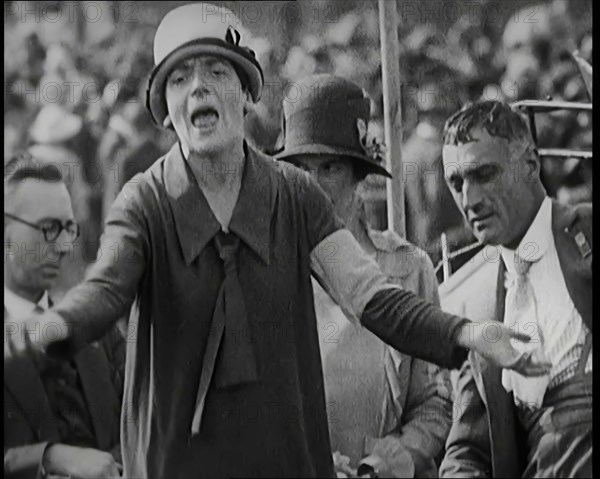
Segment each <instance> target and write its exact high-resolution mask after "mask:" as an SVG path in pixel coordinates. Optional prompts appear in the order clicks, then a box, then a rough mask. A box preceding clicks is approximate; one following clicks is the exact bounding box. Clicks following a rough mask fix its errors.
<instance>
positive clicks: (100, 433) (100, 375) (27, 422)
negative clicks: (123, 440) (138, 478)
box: [4, 309, 125, 479]
mask: <svg viewBox="0 0 600 479" xmlns="http://www.w3.org/2000/svg"><path fill="white" fill-rule="evenodd" d="M4 316H5V320H6V309H5V310H4ZM74 361H75V365H76V367H77V372H78V374H79V378H80V381H81V384H82V387H83V396H84V399H85V402H86V404H87V406H88V411H89V412H90V416H91V419H92V425H93V431H94V435H95V438H96V441H97V445H98V449H101V450H104V451H110V452H111V453H113V455H114V456H115V458H116V459H117V460H120V455H121V452H120V445H119V444H120V443H119V427H120V426H119V425H120V414H121V401H122V399H123V372H124V366H125V340H124V338H123V336H122V334H121V333H120V332H119V331H118V330H117V329H116V328H115V329H114V330H113V331H111V333H110V334H107V335H106V336H105V337H104V338H103V339H102V340H100V341H98V342H96V343H93V344H91V345H89V346H87V347H85V348H84V349H82V350H81V351H80V352H79V353H78V354H77V355H76V356H75V357H74ZM52 442H60V437H59V433H58V425H57V420H56V418H55V416H54V414H53V412H52V410H51V408H50V403H49V401H48V397H47V395H46V391H45V389H44V386H43V383H42V380H41V379H40V375H39V373H38V370H37V369H36V366H35V364H34V362H33V360H32V359H31V358H30V357H29V356H25V357H14V358H5V359H4V476H5V477H7V478H11V479H35V478H36V477H38V474H39V472H40V470H41V467H40V466H41V461H42V456H43V453H44V450H45V448H46V446H47V444H48V443H52Z"/></svg>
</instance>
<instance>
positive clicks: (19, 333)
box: [4, 311, 69, 360]
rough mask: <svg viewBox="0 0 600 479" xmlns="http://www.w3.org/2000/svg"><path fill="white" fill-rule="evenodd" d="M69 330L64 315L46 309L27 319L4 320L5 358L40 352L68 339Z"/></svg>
mask: <svg viewBox="0 0 600 479" xmlns="http://www.w3.org/2000/svg"><path fill="white" fill-rule="evenodd" d="M68 334H69V331H68V327H67V323H66V322H65V320H64V319H63V318H62V316H60V315H58V314H56V313H54V312H52V311H46V312H44V313H42V314H37V313H32V315H31V316H29V317H28V318H25V319H12V318H10V319H7V320H6V321H4V359H5V360H6V359H8V358H10V357H15V356H21V355H24V354H40V353H43V352H44V351H45V349H46V347H47V346H48V345H49V344H51V343H53V342H55V341H60V340H63V339H66V338H67V337H68Z"/></svg>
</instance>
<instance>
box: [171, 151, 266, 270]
mask: <svg viewBox="0 0 600 479" xmlns="http://www.w3.org/2000/svg"><path fill="white" fill-rule="evenodd" d="M244 152H245V155H246V161H245V164H244V172H243V177H242V185H241V189H240V194H239V197H238V200H237V203H236V205H235V207H234V210H233V215H232V217H231V221H230V224H229V230H230V231H232V232H233V233H235V234H236V235H238V236H239V237H240V239H241V240H242V241H243V242H244V243H246V245H247V246H248V247H249V248H250V249H251V250H252V251H254V252H255V253H256V254H257V255H258V256H259V257H260V258H261V259H262V261H263V262H264V263H266V264H269V249H270V248H269V239H270V225H271V216H272V213H273V206H274V202H275V196H276V185H277V182H276V181H275V177H274V174H275V173H276V171H277V170H276V167H275V164H274V160H273V159H272V158H269V157H267V156H265V155H262V154H261V153H259V152H258V151H256V150H254V149H253V148H252V147H250V146H249V145H248V144H247V143H246V142H244ZM165 187H166V190H167V194H168V196H169V201H170V204H171V210H172V212H173V217H174V219H175V228H176V231H177V236H178V238H179V244H180V246H181V249H182V251H183V256H184V259H185V262H186V264H187V265H189V264H190V263H191V262H192V261H194V259H195V258H196V257H197V256H198V255H199V254H200V253H201V252H202V250H203V249H204V247H205V246H206V245H207V243H208V242H209V241H210V240H211V239H212V237H213V236H214V235H215V234H217V232H219V230H220V229H221V225H220V224H219V222H218V221H217V219H216V217H215V215H214V214H213V212H212V210H211V208H210V206H209V204H208V201H207V200H206V197H205V196H204V194H203V193H202V190H201V189H200V188H199V187H198V184H197V182H196V179H195V177H194V174H193V172H192V170H191V168H190V166H189V164H188V162H187V160H186V159H185V158H184V157H183V154H182V152H181V148H180V146H179V144H178V143H177V144H175V145H174V146H173V148H171V150H170V151H169V153H167V156H166V160H165Z"/></svg>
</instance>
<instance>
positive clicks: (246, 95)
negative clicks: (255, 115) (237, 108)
mask: <svg viewBox="0 0 600 479" xmlns="http://www.w3.org/2000/svg"><path fill="white" fill-rule="evenodd" d="M242 101H243V102H244V117H245V116H246V115H247V114H248V113H250V104H252V95H250V90H248V89H247V88H244V90H242Z"/></svg>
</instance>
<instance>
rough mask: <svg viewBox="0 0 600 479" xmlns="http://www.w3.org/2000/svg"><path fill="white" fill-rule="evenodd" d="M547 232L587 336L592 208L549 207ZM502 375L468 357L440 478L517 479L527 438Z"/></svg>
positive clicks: (499, 293) (500, 304) (501, 294)
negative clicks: (549, 221)
mask: <svg viewBox="0 0 600 479" xmlns="http://www.w3.org/2000/svg"><path fill="white" fill-rule="evenodd" d="M552 231H553V234H554V242H555V244H556V250H557V252H558V259H559V262H560V267H561V269H562V272H563V275H564V278H565V283H566V285H567V289H568V291H569V295H570V296H571V299H572V301H573V303H574V305H575V307H576V308H577V311H578V312H579V314H580V315H581V317H582V319H583V322H584V323H585V325H586V326H587V327H588V328H589V330H590V332H591V331H592V294H593V293H592V205H591V204H582V205H578V206H576V207H571V206H565V205H561V204H559V203H557V202H553V204H552ZM583 238H585V240H586V242H587V245H586V244H585V243H584V242H583V241H582V239H583ZM587 246H589V248H587ZM588 249H589V251H588ZM499 263H500V267H499V271H498V283H497V289H496V319H497V320H498V321H503V320H504V299H505V295H506V291H505V289H504V272H505V267H504V263H503V262H502V261H499ZM501 375H502V370H501V369H500V368H497V367H495V366H492V365H490V364H489V363H488V362H487V361H485V360H484V359H483V358H482V357H481V356H479V355H478V354H474V353H470V354H469V359H468V360H467V361H466V362H465V363H464V365H463V367H462V368H461V370H460V374H459V376H458V381H457V383H456V386H455V391H454V394H455V401H456V403H457V408H456V410H455V415H456V414H457V416H456V417H454V420H453V422H452V427H451V429H450V435H449V436H448V440H447V442H446V455H445V457H444V460H443V462H442V464H441V466H440V477H521V475H522V473H523V471H524V470H525V467H526V456H527V454H526V451H527V449H526V445H525V438H526V434H525V432H524V431H523V430H521V426H520V423H519V421H518V419H517V417H516V408H515V407H514V402H513V396H512V393H511V394H509V393H507V392H506V390H505V389H504V387H503V386H502V376H501Z"/></svg>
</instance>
